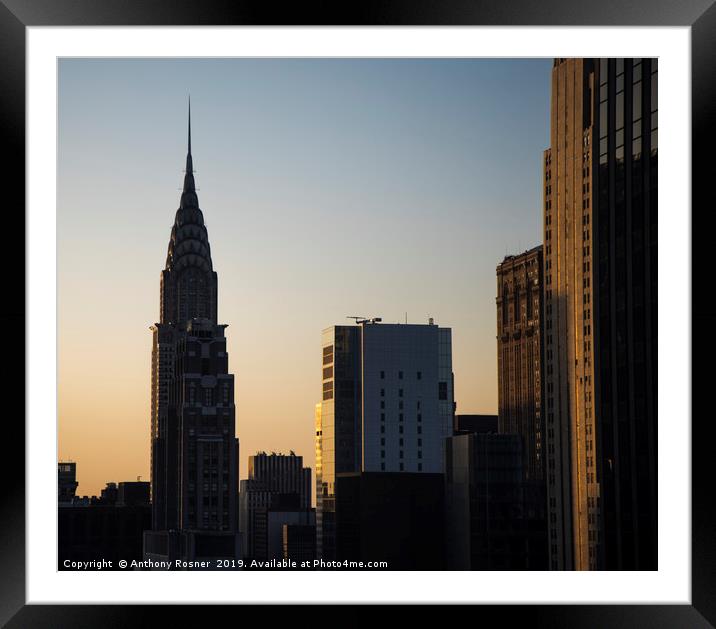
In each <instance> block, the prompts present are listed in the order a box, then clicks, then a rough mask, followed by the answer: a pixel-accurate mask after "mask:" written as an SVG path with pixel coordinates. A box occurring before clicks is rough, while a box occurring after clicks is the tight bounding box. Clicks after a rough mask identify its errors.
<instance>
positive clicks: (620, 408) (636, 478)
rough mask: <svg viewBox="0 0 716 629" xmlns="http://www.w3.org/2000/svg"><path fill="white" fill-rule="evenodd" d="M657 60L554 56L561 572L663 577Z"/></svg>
mask: <svg viewBox="0 0 716 629" xmlns="http://www.w3.org/2000/svg"><path fill="white" fill-rule="evenodd" d="M656 70H657V66H656V60H655V59H634V60H631V59H600V60H594V59H555V61H554V64H553V69H552V97H551V132H550V133H551V135H550V143H551V146H550V148H549V149H547V150H546V151H545V153H544V221H543V225H544V313H545V316H544V318H545V323H544V328H543V334H544V351H545V369H544V372H545V373H544V382H545V405H544V406H545V411H544V412H546V444H547V454H546V457H547V458H546V461H547V481H548V509H549V547H550V567H551V568H552V569H577V570H590V569H655V568H656V526H657V516H656V232H657V228H656V218H657V212H656V170H657V90H656V85H657V79H656V77H657V74H656Z"/></svg>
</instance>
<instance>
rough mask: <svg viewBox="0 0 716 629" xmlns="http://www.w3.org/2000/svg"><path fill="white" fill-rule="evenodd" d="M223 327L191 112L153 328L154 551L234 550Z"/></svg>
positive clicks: (233, 459)
mask: <svg viewBox="0 0 716 629" xmlns="http://www.w3.org/2000/svg"><path fill="white" fill-rule="evenodd" d="M225 328H226V326H225V325H220V324H217V275H216V272H215V271H214V269H213V265H212V261H211V249H210V247H209V238H208V234H207V230H206V226H205V225H204V216H203V214H202V211H201V209H199V201H198V198H197V195H196V188H195V185H194V173H193V162H192V155H191V109H190V111H189V127H188V152H187V158H186V174H185V175H184V188H183V191H182V195H181V202H180V205H179V209H178V210H177V211H176V216H175V219H174V225H173V227H172V231H171V237H170V240H169V248H168V252H167V259H166V266H165V268H164V270H163V271H162V275H161V289H160V321H159V323H156V324H155V325H154V326H152V328H151V329H152V333H153V344H152V402H151V476H152V485H151V488H152V532H151V533H149V534H147V535H146V536H145V553H146V554H147V555H148V556H151V557H155V558H156V557H167V556H168V557H170V558H175V557H176V558H189V559H193V558H196V557H201V556H221V557H239V556H240V555H239V551H240V549H239V541H238V535H237V531H238V516H237V513H238V510H237V497H238V448H239V446H238V440H237V439H236V429H235V421H234V415H235V407H234V376H233V375H232V374H230V373H229V371H228V354H227V352H226V338H225V334H224V330H225Z"/></svg>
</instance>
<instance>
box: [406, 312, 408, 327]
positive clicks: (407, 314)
mask: <svg viewBox="0 0 716 629" xmlns="http://www.w3.org/2000/svg"><path fill="white" fill-rule="evenodd" d="M405 325H408V311H407V310H406V311H405Z"/></svg>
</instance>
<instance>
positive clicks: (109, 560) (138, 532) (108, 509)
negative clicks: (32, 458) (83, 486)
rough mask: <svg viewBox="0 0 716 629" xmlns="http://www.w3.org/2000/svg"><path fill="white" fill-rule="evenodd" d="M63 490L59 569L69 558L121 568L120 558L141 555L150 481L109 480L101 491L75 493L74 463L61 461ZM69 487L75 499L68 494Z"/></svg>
mask: <svg viewBox="0 0 716 629" xmlns="http://www.w3.org/2000/svg"><path fill="white" fill-rule="evenodd" d="M57 469H58V480H59V482H60V487H62V486H66V487H68V490H67V491H65V492H61V496H62V499H61V500H60V501H59V504H58V510H57V560H58V563H57V568H58V570H71V569H73V568H72V565H71V562H80V561H95V562H101V563H102V566H103V569H105V570H121V568H120V566H119V561H120V560H122V559H124V560H126V561H132V560H137V561H140V560H141V559H142V552H143V551H142V535H143V533H144V531H145V530H146V529H147V528H148V527H149V526H150V525H151V510H150V505H149V483H146V482H144V483H142V482H120V483H119V484H117V483H114V482H109V483H107V484H106V486H105V487H104V489H102V490H101V493H100V496H82V497H80V496H75V495H74V493H75V487H76V486H77V481H76V470H77V468H76V464H75V463H66V462H60V463H58V466H57ZM69 488H71V493H72V498H71V499H68V498H69Z"/></svg>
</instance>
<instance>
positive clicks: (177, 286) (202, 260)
mask: <svg viewBox="0 0 716 629" xmlns="http://www.w3.org/2000/svg"><path fill="white" fill-rule="evenodd" d="M188 113H189V115H188V122H187V154H186V172H185V173H184V188H183V189H182V193H181V200H180V202H179V209H178V210H177V211H176V214H175V216H174V225H173V226H172V231H171V235H170V237H169V246H168V248H167V258H166V264H165V269H164V271H163V272H162V284H161V294H162V299H161V305H160V308H161V319H160V321H161V322H162V323H175V324H181V323H184V322H186V321H189V320H191V319H194V318H196V317H205V318H207V319H210V320H211V321H213V322H214V323H216V321H217V278H216V272H215V271H214V267H213V264H212V260H211V247H210V246H209V234H208V232H207V231H206V226H205V225H204V214H203V213H202V211H201V209H200V208H199V198H198V197H197V195H196V188H195V186H194V170H193V165H194V163H193V158H192V155H191V101H189V112H188Z"/></svg>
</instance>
